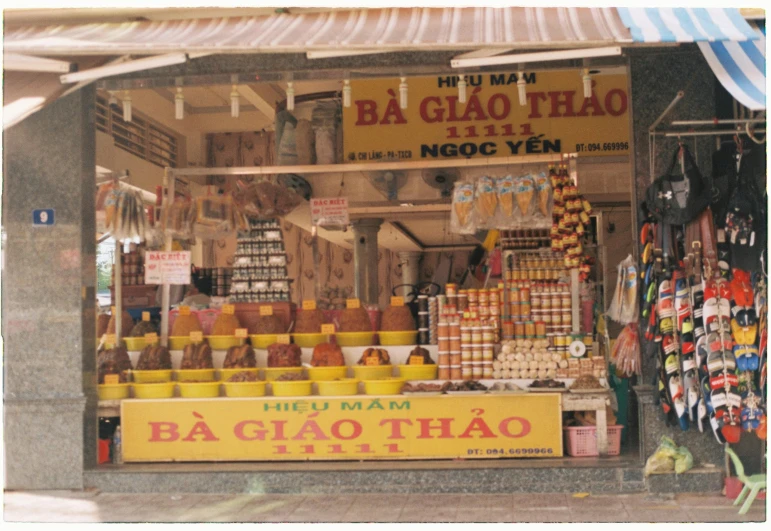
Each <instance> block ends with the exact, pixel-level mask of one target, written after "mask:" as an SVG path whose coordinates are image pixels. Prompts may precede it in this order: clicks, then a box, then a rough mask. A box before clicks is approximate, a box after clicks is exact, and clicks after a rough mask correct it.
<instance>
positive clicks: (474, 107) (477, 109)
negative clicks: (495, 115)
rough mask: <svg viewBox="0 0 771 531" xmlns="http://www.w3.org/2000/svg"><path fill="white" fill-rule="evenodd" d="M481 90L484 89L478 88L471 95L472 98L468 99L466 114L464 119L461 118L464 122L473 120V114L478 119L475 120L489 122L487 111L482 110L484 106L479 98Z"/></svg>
mask: <svg viewBox="0 0 771 531" xmlns="http://www.w3.org/2000/svg"><path fill="white" fill-rule="evenodd" d="M481 90H482V89H480V88H479V87H477V88H475V89H474V91H473V92H472V93H471V97H470V98H469V99H468V103H467V104H466V112H464V113H463V118H461V120H463V121H464V122H465V121H467V120H471V114H472V113H473V114H474V115H476V118H474V120H487V115H486V114H485V111H484V109H483V108H482V104H481V103H480V102H479V96H477V93H478V92H479V91H481Z"/></svg>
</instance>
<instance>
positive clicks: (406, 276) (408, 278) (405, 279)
mask: <svg viewBox="0 0 771 531" xmlns="http://www.w3.org/2000/svg"><path fill="white" fill-rule="evenodd" d="M422 255H423V253H421V252H420V251H401V252H399V262H400V263H401V264H402V284H410V285H412V286H414V285H416V284H417V283H418V282H420V274H419V270H418V264H419V263H420V257H421V256H422ZM409 292H410V288H409V287H406V286H405V287H404V288H402V295H403V296H405V297H406V296H407V293H409ZM404 302H412V301H411V300H407V299H406V298H405V300H404Z"/></svg>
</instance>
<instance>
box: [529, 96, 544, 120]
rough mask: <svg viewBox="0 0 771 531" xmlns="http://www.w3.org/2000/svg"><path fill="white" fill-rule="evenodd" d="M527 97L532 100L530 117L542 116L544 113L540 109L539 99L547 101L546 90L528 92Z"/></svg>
mask: <svg viewBox="0 0 771 531" xmlns="http://www.w3.org/2000/svg"><path fill="white" fill-rule="evenodd" d="M527 99H528V100H530V114H528V115H527V117H528V118H541V117H542V116H543V115H542V114H541V112H540V111H539V110H538V100H543V101H546V93H545V92H528V93H527Z"/></svg>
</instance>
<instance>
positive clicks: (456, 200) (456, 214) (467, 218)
mask: <svg viewBox="0 0 771 531" xmlns="http://www.w3.org/2000/svg"><path fill="white" fill-rule="evenodd" d="M475 213H476V209H475V208H474V184H473V183H463V182H457V183H455V189H454V190H453V193H452V210H451V212H450V230H451V231H452V232H454V233H455V234H474V233H475V232H476V216H475Z"/></svg>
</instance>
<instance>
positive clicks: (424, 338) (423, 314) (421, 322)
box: [418, 295, 431, 345]
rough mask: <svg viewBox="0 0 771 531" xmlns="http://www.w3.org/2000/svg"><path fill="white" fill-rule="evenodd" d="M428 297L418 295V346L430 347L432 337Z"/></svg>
mask: <svg viewBox="0 0 771 531" xmlns="http://www.w3.org/2000/svg"><path fill="white" fill-rule="evenodd" d="M429 325H430V323H429V313H428V296H426V295H418V344H419V345H430V344H431V336H430V330H431V329H430V328H429Z"/></svg>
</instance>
